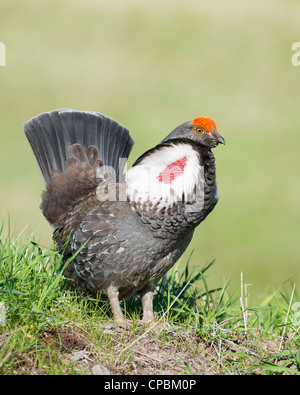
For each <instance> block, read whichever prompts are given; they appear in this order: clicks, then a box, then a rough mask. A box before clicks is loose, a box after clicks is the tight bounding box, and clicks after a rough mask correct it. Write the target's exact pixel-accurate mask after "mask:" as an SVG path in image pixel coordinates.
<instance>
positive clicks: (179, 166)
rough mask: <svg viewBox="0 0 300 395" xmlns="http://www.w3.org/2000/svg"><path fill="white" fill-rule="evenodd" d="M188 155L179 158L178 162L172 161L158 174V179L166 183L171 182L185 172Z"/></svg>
mask: <svg viewBox="0 0 300 395" xmlns="http://www.w3.org/2000/svg"><path fill="white" fill-rule="evenodd" d="M186 161H187V157H186V156H185V157H184V158H182V159H178V160H177V161H176V162H173V163H171V164H170V165H169V166H167V167H166V168H165V169H164V170H163V171H162V172H161V173H159V175H158V181H159V182H164V183H165V184H171V182H172V181H174V180H175V178H176V177H178V176H180V175H181V174H182V173H183V172H184V168H185V165H186Z"/></svg>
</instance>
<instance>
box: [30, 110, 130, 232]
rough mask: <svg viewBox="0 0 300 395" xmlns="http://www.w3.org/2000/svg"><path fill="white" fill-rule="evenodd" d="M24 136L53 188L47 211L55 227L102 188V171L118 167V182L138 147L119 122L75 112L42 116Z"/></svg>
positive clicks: (44, 205) (45, 202) (46, 197)
mask: <svg viewBox="0 0 300 395" xmlns="http://www.w3.org/2000/svg"><path fill="white" fill-rule="evenodd" d="M24 131H25V134H26V137H27V139H28V141H29V143H30V145H31V148H32V151H33V153H34V156H35V158H36V161H37V163H38V165H39V168H40V170H41V173H42V175H43V178H44V181H45V183H46V186H47V190H46V191H45V192H43V195H42V204H41V209H42V210H43V214H44V215H45V217H46V218H47V219H48V221H49V222H50V223H51V224H53V225H57V224H58V223H59V221H60V220H61V218H62V217H63V216H64V215H65V214H66V213H67V212H69V211H70V210H71V209H72V208H73V207H74V206H75V205H76V204H77V203H78V202H79V201H80V200H82V199H83V198H84V197H85V196H87V195H88V194H89V193H90V192H91V191H92V190H93V189H95V188H96V187H97V185H98V184H99V182H101V179H99V178H98V177H99V176H98V177H97V168H98V167H99V166H102V165H105V166H110V167H113V168H114V170H115V174H116V175H117V176H118V175H119V173H121V172H122V171H123V167H124V165H125V161H123V162H122V163H121V166H120V162H119V159H120V158H126V159H127V158H128V156H129V154H130V151H131V149H132V147H133V144H134V140H133V138H132V137H131V136H130V134H129V131H128V130H127V129H126V128H125V127H124V126H122V125H121V124H119V123H118V122H116V121H114V120H113V119H111V118H109V117H107V116H105V115H102V114H100V113H96V112H86V111H76V110H71V109H63V110H56V111H51V112H47V113H43V114H40V115H38V116H37V117H34V118H32V119H31V120H30V121H28V122H26V123H25V124H24Z"/></svg>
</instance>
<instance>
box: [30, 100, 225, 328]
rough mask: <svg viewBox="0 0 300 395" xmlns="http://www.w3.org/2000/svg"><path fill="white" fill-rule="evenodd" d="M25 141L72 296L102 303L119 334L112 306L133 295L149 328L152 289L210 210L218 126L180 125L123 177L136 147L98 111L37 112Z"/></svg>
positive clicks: (119, 320)
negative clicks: (40, 179)
mask: <svg viewBox="0 0 300 395" xmlns="http://www.w3.org/2000/svg"><path fill="white" fill-rule="evenodd" d="M24 132H25V135H26V137H27V139H28V142H29V144H30V146H31V149H32V151H33V154H34V156H35V159H36V161H37V164H38V166H39V169H40V171H41V173H42V176H43V179H44V182H45V186H46V189H45V190H44V191H43V192H42V196H41V197H42V202H41V205H40V208H41V210H42V212H43V215H44V216H45V218H46V219H47V220H48V222H49V223H50V224H51V225H52V227H53V240H54V242H55V243H56V245H57V248H58V249H59V250H60V251H62V253H63V259H64V262H65V263H66V267H65V269H64V275H65V277H66V278H67V279H68V280H69V282H70V283H71V285H72V286H74V287H75V288H77V289H78V290H79V292H80V293H84V294H88V295H92V296H94V297H97V298H99V299H101V300H106V301H108V302H109V304H110V307H111V312H112V315H113V320H114V322H115V323H116V324H117V325H119V326H121V327H125V326H126V325H127V324H128V323H127V321H126V320H125V317H124V314H123V312H122V309H121V305H120V302H121V301H123V300H126V299H128V298H130V297H132V296H136V295H139V296H140V297H141V302H142V309H143V318H142V320H141V321H142V322H143V323H145V324H149V323H151V322H152V321H153V320H154V319H155V315H154V313H153V298H154V291H155V287H156V286H157V283H158V282H159V280H160V279H161V278H162V277H163V276H164V275H165V274H166V273H167V272H168V270H169V269H170V268H171V267H172V266H173V265H174V264H175V263H176V262H177V261H178V260H179V258H180V257H181V256H182V254H183V253H184V251H185V250H186V248H187V247H188V245H189V244H190V242H191V240H192V237H193V234H194V230H195V228H196V227H197V226H198V225H199V224H200V223H201V222H202V221H204V220H205V218H206V217H207V216H208V214H209V213H210V212H211V211H212V210H213V209H214V207H215V205H216V203H217V201H218V192H217V184H216V168H215V157H214V155H213V153H212V149H213V148H215V147H217V146H218V145H219V144H225V140H224V138H223V137H222V136H221V135H220V134H219V132H218V130H217V125H216V123H215V122H214V121H213V120H212V119H211V118H208V117H196V118H195V119H194V120H193V121H188V122H184V123H182V124H180V125H179V126H177V127H176V128H175V129H174V130H173V131H172V132H171V133H170V134H168V135H167V136H166V137H165V138H164V139H163V140H162V141H161V142H160V143H158V144H157V145H156V146H155V147H153V148H151V149H149V150H147V151H146V152H145V153H143V154H142V155H141V156H139V157H138V158H137V159H136V161H135V162H134V163H133V165H132V167H130V168H129V169H128V170H127V159H128V156H129V154H130V152H131V150H132V147H133V145H134V143H135V142H134V139H133V138H132V136H131V135H130V133H129V130H128V129H127V128H126V127H125V126H123V125H122V124H121V123H119V122H117V121H116V120H114V119H112V118H110V117H108V116H106V115H104V114H101V113H99V112H92V111H80V110H73V109H69V108H65V109H59V110H54V111H49V112H44V113H42V114H39V115H37V116H35V117H33V118H32V119H30V120H29V121H27V122H25V123H24ZM145 138H146V136H145Z"/></svg>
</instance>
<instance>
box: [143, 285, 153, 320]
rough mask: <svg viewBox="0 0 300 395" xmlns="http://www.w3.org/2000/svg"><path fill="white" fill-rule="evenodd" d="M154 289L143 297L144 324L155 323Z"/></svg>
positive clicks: (149, 290)
mask: <svg viewBox="0 0 300 395" xmlns="http://www.w3.org/2000/svg"><path fill="white" fill-rule="evenodd" d="M153 296H154V292H153V288H151V289H147V290H146V291H145V292H144V293H143V295H142V305H143V323H149V322H151V321H153V318H154V316H153Z"/></svg>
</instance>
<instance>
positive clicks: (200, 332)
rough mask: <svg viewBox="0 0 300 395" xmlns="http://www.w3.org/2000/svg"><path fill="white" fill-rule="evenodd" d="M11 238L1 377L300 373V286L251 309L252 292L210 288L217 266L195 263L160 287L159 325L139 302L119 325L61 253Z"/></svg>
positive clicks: (5, 248)
mask: <svg viewBox="0 0 300 395" xmlns="http://www.w3.org/2000/svg"><path fill="white" fill-rule="evenodd" d="M12 233H13V232H11V233H10V234H9V235H8V236H7V237H5V236H4V234H3V225H2V229H1V234H0V302H1V306H2V308H1V309H0V322H1V324H2V325H0V373H1V374H2V375H10V374H34V375H37V374H91V373H92V372H93V369H94V371H95V369H96V368H97V367H98V368H99V367H100V369H103V368H106V369H108V370H109V371H110V372H111V373H115V374H161V373H169V374H204V373H206V374H243V375H244V374H262V375H264V374H268V375H274V374H299V364H300V358H299V349H300V336H299V328H300V316H299V303H297V302H296V300H297V296H296V293H295V289H294V288H292V289H291V290H290V292H289V293H285V292H284V291H283V290H282V289H283V288H284V286H283V287H282V289H278V290H274V291H272V292H270V294H269V295H266V296H265V297H264V298H263V299H262V300H261V301H260V303H259V304H258V305H256V306H248V305H247V303H248V299H247V294H245V292H244V291H243V292H242V293H240V291H239V290H237V291H236V293H235V294H234V295H229V294H228V286H227V285H228V284H226V285H225V286H223V287H221V288H217V289H210V286H209V277H210V276H209V272H210V270H211V268H212V266H213V265H214V262H211V263H210V264H208V265H206V266H204V267H203V269H202V270H199V269H198V268H194V269H191V267H190V266H191V265H190V262H187V264H186V267H185V268H184V269H183V270H182V269H180V268H179V267H177V266H174V267H173V269H172V270H171V271H170V272H169V273H168V275H167V276H166V277H165V278H164V279H163V280H162V281H161V282H160V283H159V285H158V287H157V290H156V296H155V306H154V309H155V311H156V313H157V321H156V322H155V323H154V324H151V325H150V326H149V327H141V326H140V325H139V324H138V320H139V318H140V314H141V306H140V300H139V298H132V299H131V300H129V301H127V302H126V303H125V304H124V305H123V308H124V310H125V314H126V316H127V319H128V320H129V322H130V323H131V325H130V327H129V328H127V329H120V328H117V327H115V326H114V325H113V322H112V320H111V314H110V309H109V306H108V304H107V303H101V302H99V301H97V300H94V299H92V298H90V297H87V296H82V295H78V294H77V293H76V291H74V290H71V289H69V287H68V285H67V282H66V279H65V278H64V277H63V275H62V272H61V270H59V268H60V267H61V256H60V255H59V254H58V253H57V252H56V251H55V250H53V249H44V248H42V247H41V246H40V245H39V244H38V243H37V242H36V241H34V239H33V238H32V237H30V236H29V237H25V236H24V234H23V235H21V236H18V237H16V236H13V235H12ZM241 286H242V289H243V290H245V284H244V283H243V282H242V283H241ZM246 289H249V288H247V287H246ZM242 299H243V300H242ZM3 306H5V319H4V314H3V313H4V309H3ZM1 312H2V321H1Z"/></svg>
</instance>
